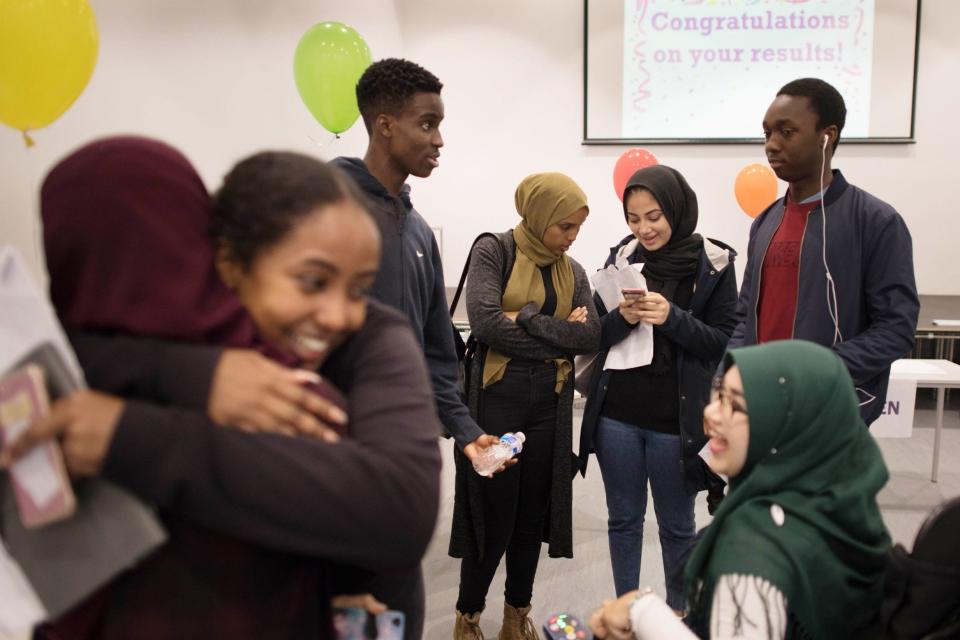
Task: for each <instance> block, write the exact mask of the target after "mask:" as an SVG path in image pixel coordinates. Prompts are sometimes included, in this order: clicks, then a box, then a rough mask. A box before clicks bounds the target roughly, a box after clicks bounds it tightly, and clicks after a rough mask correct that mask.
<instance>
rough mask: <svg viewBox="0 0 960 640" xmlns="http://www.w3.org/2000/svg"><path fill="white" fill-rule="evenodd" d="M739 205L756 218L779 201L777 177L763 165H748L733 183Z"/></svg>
mask: <svg viewBox="0 0 960 640" xmlns="http://www.w3.org/2000/svg"><path fill="white" fill-rule="evenodd" d="M733 192H734V194H736V196H737V204H739V205H740V208H741V209H743V212H744V213H745V214H747V215H748V216H750V217H751V218H756V217H757V216H758V215H760V212H762V211H763V210H764V209H766V208H767V207H769V206H770V203H772V202H773V201H774V200H776V199H777V176H775V175H774V173H773V171H772V170H771V169H770V167H768V166H766V165H763V164H748V165H747V166H745V167H744V168H743V169H740V173H738V174H737V179H736V181H734V183H733Z"/></svg>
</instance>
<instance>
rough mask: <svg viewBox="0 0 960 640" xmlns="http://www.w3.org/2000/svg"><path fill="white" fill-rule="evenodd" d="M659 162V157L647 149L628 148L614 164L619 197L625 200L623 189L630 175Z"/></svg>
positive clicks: (614, 188)
mask: <svg viewBox="0 0 960 640" xmlns="http://www.w3.org/2000/svg"><path fill="white" fill-rule="evenodd" d="M655 164H659V162H658V161H657V157H656V156H655V155H653V154H652V153H650V152H649V151H647V150H646V149H639V148H637V149H627V150H626V151H624V152H623V154H622V155H621V156H620V157H619V158H618V159H617V164H615V165H614V166H613V190H614V191H616V192H617V197H618V198H620V200H621V202H622V201H623V190H624V189H625V188H626V186H627V181H628V180H630V176H632V175H633V174H634V173H636V172H637V171H639V170H640V169H643V168H644V167H652V166H653V165H655Z"/></svg>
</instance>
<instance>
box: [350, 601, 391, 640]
mask: <svg viewBox="0 0 960 640" xmlns="http://www.w3.org/2000/svg"><path fill="white" fill-rule="evenodd" d="M405 622H406V620H405V618H404V615H403V612H402V611H393V610H387V611H384V612H383V613H381V614H378V615H376V616H373V617H371V616H370V615H369V614H368V613H367V612H366V611H365V610H363V609H359V608H356V607H344V608H340V609H334V611H333V628H334V631H335V632H336V634H337V640H403V631H404V626H405Z"/></svg>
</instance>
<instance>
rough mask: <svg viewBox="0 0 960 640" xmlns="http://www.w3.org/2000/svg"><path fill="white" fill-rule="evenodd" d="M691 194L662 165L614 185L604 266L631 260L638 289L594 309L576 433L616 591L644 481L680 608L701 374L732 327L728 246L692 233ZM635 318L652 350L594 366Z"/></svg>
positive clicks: (626, 577) (627, 569)
mask: <svg viewBox="0 0 960 640" xmlns="http://www.w3.org/2000/svg"><path fill="white" fill-rule="evenodd" d="M697 213H698V212H697V196H696V194H695V193H694V192H693V190H692V189H691V188H690V186H689V185H688V184H687V181H686V180H685V179H684V178H683V176H682V175H681V174H680V173H679V172H678V171H677V170H675V169H672V168H670V167H666V166H663V165H656V166H652V167H647V168H645V169H641V170H639V171H637V172H636V173H635V174H633V176H632V177H631V178H630V180H629V181H628V182H627V186H626V188H625V189H624V193H623V214H624V218H625V219H626V222H627V226H628V227H629V228H630V231H631V235H629V236H627V237H626V238H624V239H623V240H621V241H620V243H619V244H618V245H617V246H615V247H613V248H611V250H610V256H609V258H608V259H607V262H606V265H605V266H609V265H615V266H616V267H617V268H620V269H625V268H630V267H629V265H631V264H634V263H642V264H643V268H642V274H643V276H644V278H645V279H646V283H647V290H646V293H645V294H644V295H641V296H631V297H630V298H628V299H624V298H623V296H622V295H621V298H620V300H619V304H618V305H617V306H615V307H613V308H612V309H609V310H608V309H607V308H606V306H605V305H604V304H603V301H602V300H601V299H600V297H599V296H596V297H595V302H596V304H597V311H598V312H599V314H600V317H601V324H602V337H601V342H600V348H601V353H600V356H599V359H598V361H597V362H598V365H597V366H595V367H594V368H593V371H594V374H593V377H592V379H591V381H590V388H589V392H588V397H587V406H586V409H585V412H584V420H583V428H582V431H581V442H580V452H581V453H580V455H581V458H582V464H583V468H584V470H585V469H586V463H587V457H588V456H589V453H590V451H595V452H596V454H597V460H598V461H599V464H600V471H601V473H602V474H603V484H604V488H605V490H606V496H607V511H608V535H609V543H610V558H611V562H612V564H613V577H614V585H615V587H616V592H617V595H618V596H620V595H622V594H624V593H626V592H628V591H632V590H633V589H636V588H637V587H638V583H639V578H640V553H641V548H642V547H641V545H642V543H643V519H644V514H645V513H646V507H647V483H648V481H649V483H650V487H651V490H652V493H653V502H654V508H655V509H656V513H657V523H658V526H659V534H660V544H661V547H662V548H663V565H664V573H665V576H666V585H667V603H668V604H669V605H670V606H671V607H672V608H673V609H674V610H676V611H677V612H682V611H684V610H685V609H686V603H685V600H684V596H683V566H684V564H685V562H686V559H687V556H688V555H689V554H690V550H691V549H692V547H693V542H694V535H695V532H696V528H695V524H694V517H693V505H694V498H695V496H696V493H697V492H698V491H701V490H703V489H705V488H706V483H707V473H708V471H707V470H706V468H705V465H704V464H703V462H702V461H701V459H700V457H699V456H698V455H697V454H698V453H699V451H700V449H701V448H703V446H704V444H705V443H706V437H705V436H704V434H703V426H702V416H703V408H704V407H705V406H706V404H707V402H708V401H709V395H710V381H711V378H712V377H713V373H714V371H716V368H717V365H718V363H719V362H720V358H721V357H722V356H723V352H724V349H725V348H726V344H727V340H728V338H729V337H730V334H731V333H732V332H733V328H734V326H735V319H734V312H735V310H736V303H737V284H736V272H735V271H734V268H733V259H734V256H735V255H736V252H735V251H733V249H731V248H730V247H728V246H727V245H725V244H723V243H721V242H718V241H716V240H711V239H709V238H706V239H705V238H703V237H702V236H700V235H699V234H696V233H694V231H695V230H696V227H697ZM643 324H647V325H651V326H652V327H653V360H652V362H650V364H648V365H646V366H638V367H634V368H631V369H616V370H615V369H609V368H607V369H605V368H604V365H605V364H606V360H607V354H608V352H609V351H610V349H612V348H616V346H617V345H618V344H620V343H621V342H623V341H624V340H626V339H627V338H628V337H630V336H631V334H632V332H633V331H634V330H635V329H636V328H637V327H639V326H642V325H643Z"/></svg>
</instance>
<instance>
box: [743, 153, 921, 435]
mask: <svg viewBox="0 0 960 640" xmlns="http://www.w3.org/2000/svg"><path fill="white" fill-rule="evenodd" d="M824 203H825V205H826V216H827V228H826V239H827V243H826V244H827V251H826V261H827V264H828V265H829V266H830V274H831V276H832V278H833V282H834V286H835V289H836V294H837V303H838V306H839V314H838V317H839V323H838V324H839V329H840V334H841V335H842V339H839V338H838V339H837V340H836V341H835V340H834V329H835V327H834V322H833V320H832V319H831V317H830V311H829V310H828V308H827V272H826V269H824V263H823V261H824V257H823V231H824V229H823V217H824V212H823V210H822V209H821V208H820V207H817V208H816V209H814V210H813V211H811V212H810V214H809V216H808V217H807V224H806V227H805V229H804V232H803V241H802V244H801V250H800V267H799V271H800V276H799V280H800V282H799V288H798V291H797V312H796V317H795V319H794V324H793V337H794V338H796V339H801V340H810V341H812V342H816V343H818V344H822V345H824V346H826V347H832V348H833V350H834V351H836V352H837V355H839V356H840V358H841V359H842V360H843V362H844V363H845V364H846V365H847V370H848V371H849V372H850V377H851V378H853V384H854V386H855V387H856V388H857V395H858V396H859V399H860V402H861V405H860V415H861V416H862V417H863V420H864V422H866V423H867V424H870V423H871V422H873V421H874V420H876V419H877V418H878V417H879V416H880V413H881V411H882V410H883V404H884V399H885V398H886V395H887V382H888V380H889V378H890V364H891V363H892V362H893V361H894V360H896V359H897V358H902V357H903V356H905V355H907V354H908V353H910V350H911V349H913V339H914V334H915V332H916V329H917V315H918V314H919V313H920V299H919V297H918V296H917V284H916V280H915V279H914V276H913V241H912V240H911V238H910V231H909V230H908V229H907V225H906V224H905V223H904V222H903V218H901V217H900V214H898V213H897V212H896V210H895V209H894V208H893V207H891V206H890V205H888V204H887V203H886V202H883V201H882V200H879V199H878V198H876V197H874V196H872V195H870V194H869V193H867V192H866V191H864V190H863V189H859V188H857V187H855V186H853V185H851V184H849V183H847V181H846V180H845V179H844V177H843V174H841V173H840V172H839V171H837V170H834V172H833V181H832V182H831V183H830V186H829V187H828V188H827V192H826V194H825V197H824ZM783 213H784V200H783V198H781V199H780V200H778V201H777V202H775V203H773V204H772V205H770V207H769V208H768V209H767V210H766V211H764V212H763V213H762V214H761V215H760V216H758V217H757V219H756V220H755V221H754V222H753V225H752V226H751V227H750V243H749V245H748V246H747V268H746V272H745V273H744V276H743V287H742V288H741V289H740V301H739V303H738V305H737V327H736V329H735V330H734V332H733V336H732V337H731V339H730V344H729V345H728V346H727V348H728V349H733V348H734V347H739V346H743V345H751V344H756V343H757V303H758V298H759V292H760V277H761V274H762V273H763V259H764V257H765V256H766V253H767V248H768V247H769V246H770V240H771V239H772V238H773V236H774V234H775V233H776V232H777V229H778V228H779V227H780V222H781V221H782V220H783Z"/></svg>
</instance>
